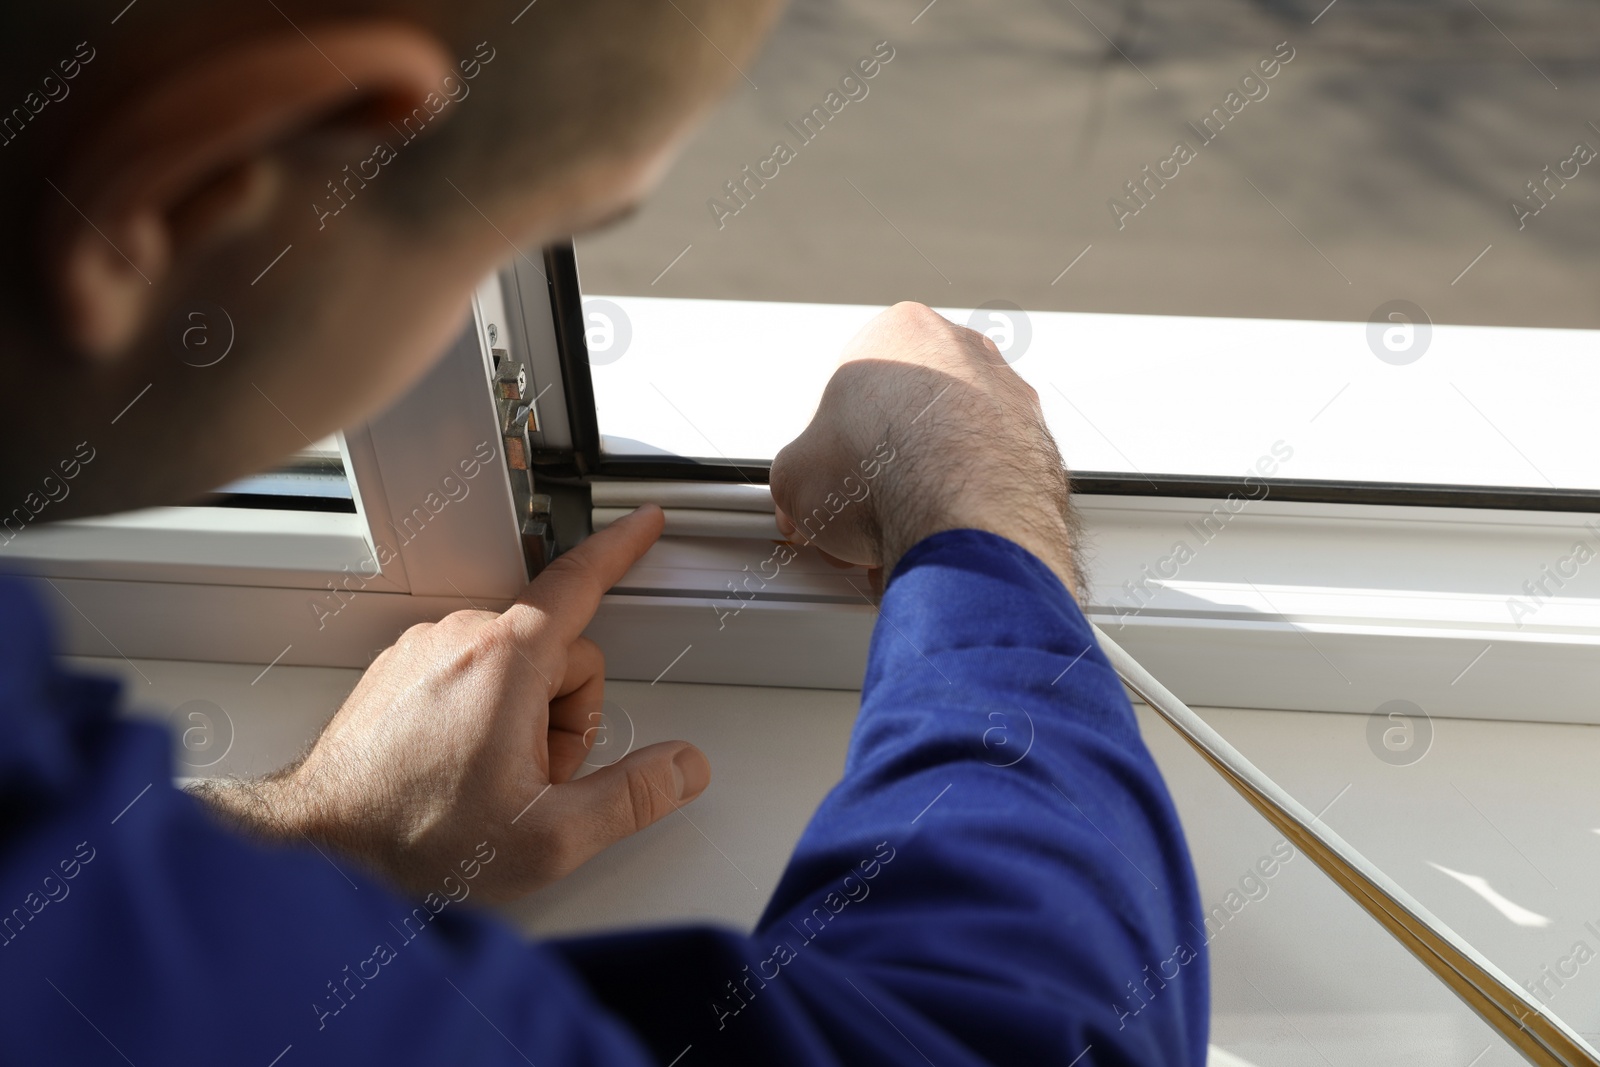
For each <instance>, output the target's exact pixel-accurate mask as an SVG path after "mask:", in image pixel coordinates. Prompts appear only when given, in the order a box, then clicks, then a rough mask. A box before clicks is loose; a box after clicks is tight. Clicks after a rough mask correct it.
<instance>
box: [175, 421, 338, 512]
mask: <svg viewBox="0 0 1600 1067" xmlns="http://www.w3.org/2000/svg"><path fill="white" fill-rule="evenodd" d="M206 503H209V504H213V505H217V506H222V507H251V508H286V509H291V510H301V511H342V512H349V513H351V514H354V513H355V510H356V506H355V493H354V491H353V490H352V489H351V486H350V479H349V475H348V474H347V472H346V471H345V465H344V454H343V452H342V451H341V450H340V448H339V438H338V437H337V436H330V437H324V438H323V439H322V440H320V441H318V442H316V443H315V444H312V445H309V446H307V447H306V448H302V449H301V450H300V451H298V452H296V453H295V454H294V455H293V456H291V457H290V458H289V459H288V460H287V461H285V462H284V463H282V464H280V465H279V466H277V467H274V468H273V469H272V470H269V471H263V472H262V473H260V474H252V475H250V476H249V477H246V478H240V479H239V480H238V481H235V482H229V483H228V484H227V485H225V486H222V487H221V488H220V489H218V490H217V491H216V492H215V493H213V494H212V495H211V497H210V498H209V499H208V500H207V501H206Z"/></svg>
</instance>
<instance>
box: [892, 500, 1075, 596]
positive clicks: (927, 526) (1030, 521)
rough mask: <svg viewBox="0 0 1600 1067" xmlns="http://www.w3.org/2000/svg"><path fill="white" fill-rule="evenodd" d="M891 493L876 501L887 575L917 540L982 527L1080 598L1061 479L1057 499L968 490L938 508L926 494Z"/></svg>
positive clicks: (1069, 514) (1071, 525)
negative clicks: (987, 496) (902, 497)
mask: <svg viewBox="0 0 1600 1067" xmlns="http://www.w3.org/2000/svg"><path fill="white" fill-rule="evenodd" d="M1063 482H1064V480H1063ZM946 484H952V485H955V484H959V481H957V480H948V481H947V482H946ZM893 496H894V494H890V495H889V496H888V497H886V498H885V499H883V500H880V502H879V515H880V519H879V529H878V537H879V558H880V560H882V566H883V573H884V576H885V578H886V579H888V578H890V577H892V576H893V574H894V568H895V566H896V565H897V564H898V563H899V561H900V559H901V557H902V556H904V555H905V554H906V553H907V552H909V551H910V550H911V549H912V547H913V546H915V545H916V544H917V543H918V542H920V541H923V540H924V539H926V538H929V537H932V536H933V535H934V534H937V533H943V532H944V531H946V530H983V531H985V532H987V533H992V534H996V535H997V536H1000V537H1004V538H1005V539H1006V540H1008V541H1011V542H1013V543H1015V544H1017V545H1019V546H1021V547H1022V548H1024V549H1026V550H1027V551H1028V552H1030V553H1031V554H1032V555H1034V556H1035V557H1036V558H1037V559H1038V560H1039V561H1040V562H1041V563H1043V564H1044V565H1045V566H1046V567H1048V568H1049V569H1050V570H1051V571H1052V572H1053V573H1054V574H1055V576H1056V577H1057V578H1059V579H1061V584H1062V585H1064V586H1066V588H1067V592H1068V593H1069V594H1070V595H1071V596H1072V597H1073V599H1074V600H1077V599H1079V598H1080V596H1081V592H1082V590H1083V588H1084V581H1083V576H1082V572H1081V570H1080V568H1079V566H1078V561H1077V554H1076V545H1077V541H1078V526H1077V518H1076V515H1075V514H1074V513H1073V511H1072V510H1071V506H1070V504H1069V503H1068V500H1067V494H1066V492H1065V486H1064V484H1063V490H1062V492H1061V493H1060V496H1059V499H1046V498H1049V497H1051V496H1053V494H1049V493H1044V492H1037V491H1036V492H1034V493H1032V494H1026V493H1022V492H1017V493H1010V494H1000V495H999V496H996V497H993V498H990V499H985V498H983V497H979V496H976V495H975V494H971V493H967V494H964V495H962V496H960V497H955V498H952V499H951V500H949V501H948V502H947V503H945V504H944V505H943V506H940V507H937V508H932V507H929V506H928V501H927V494H925V493H914V494H912V497H911V499H907V500H895V499H893Z"/></svg>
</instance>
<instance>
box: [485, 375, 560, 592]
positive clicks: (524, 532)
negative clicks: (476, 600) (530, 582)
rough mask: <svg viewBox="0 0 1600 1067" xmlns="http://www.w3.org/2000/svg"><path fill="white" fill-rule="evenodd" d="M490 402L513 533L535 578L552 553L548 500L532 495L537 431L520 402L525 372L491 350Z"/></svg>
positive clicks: (535, 421) (532, 416) (535, 422)
mask: <svg viewBox="0 0 1600 1067" xmlns="http://www.w3.org/2000/svg"><path fill="white" fill-rule="evenodd" d="M493 354H494V365H495V376H494V402H495V408H496V411H497V413H498V415H499V423H500V436H501V438H502V440H503V441H504V443H505V451H506V475H507V476H508V477H509V478H510V479H511V498H512V502H513V503H514V504H515V506H516V514H517V529H518V530H519V532H520V533H521V536H522V554H523V556H524V557H525V558H526V559H527V563H528V574H529V575H530V576H531V575H537V574H538V573H539V572H540V571H542V570H544V567H545V564H547V563H549V562H550V559H551V557H552V555H553V554H554V551H555V538H554V535H553V533H552V530H551V525H550V497H549V496H548V495H546V494H544V493H536V492H534V485H533V472H532V471H531V470H530V466H531V464H530V462H529V461H530V459H531V458H532V455H533V442H532V440H531V438H530V436H529V435H530V434H532V433H537V432H538V429H539V420H538V416H537V415H535V414H534V410H533V406H532V405H531V404H529V403H526V402H525V401H524V397H525V396H526V394H527V391H528V371H527V368H526V367H524V366H523V364H522V363H521V362H520V361H518V360H514V359H512V358H511V356H510V353H508V352H506V351H505V350H504V349H500V348H496V349H494V350H493Z"/></svg>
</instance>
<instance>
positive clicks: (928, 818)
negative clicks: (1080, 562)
mask: <svg viewBox="0 0 1600 1067" xmlns="http://www.w3.org/2000/svg"><path fill="white" fill-rule="evenodd" d="M1205 940H1206V938H1205V932H1204V929H1203V919H1202V916H1201V912H1200V907H1199V901H1198V896H1197V893H1196V887H1195V880H1194V873H1193V870H1192V868H1191V866H1190V862H1189V855H1188V850H1187V848H1186V847H1185V844H1184V839H1183V834H1182V831H1181V829H1180V827H1179V824H1178V818H1177V815H1176V812H1175V811H1174V810H1173V806H1172V802H1171V799H1170V797H1169V796H1168V794H1167V791H1166V788H1165V786H1164V785H1163V783H1162V781H1161V776H1160V774H1159V772H1158V771H1157V769H1156V766H1155V763H1154V761H1153V760H1152V759H1151V757H1150V754H1149V752H1148V751H1147V750H1146V749H1145V747H1144V744H1143V742H1142V741H1141V740H1140V738H1139V733H1138V727H1137V724H1136V722H1135V720H1134V716H1133V709H1132V707H1131V706H1130V705H1129V702H1128V699H1127V696H1126V695H1125V693H1124V692H1123V689H1122V686H1121V684H1120V683H1119V682H1118V680H1117V678H1116V675H1115V674H1114V672H1113V671H1112V669H1111V667H1110V665H1109V664H1108V663H1107V661H1106V659H1105V656H1104V655H1103V654H1102V653H1101V651H1100V649H1099V646H1098V645H1097V644H1096V643H1095V641H1094V638H1093V634H1092V632H1091V630H1090V629H1089V625H1088V622H1087V621H1086V620H1085V619H1084V617H1083V614H1082V613H1081V612H1080V611H1079V610H1078V607H1077V604H1076V603H1075V602H1074V601H1073V600H1072V598H1071V597H1070V596H1069V595H1068V593H1067V591H1066V589H1065V587H1064V586H1063V585H1062V584H1061V582H1060V581H1059V580H1058V579H1057V578H1056V577H1055V575H1054V574H1053V573H1052V572H1051V571H1050V570H1049V569H1048V568H1046V567H1045V566H1044V564H1042V563H1041V562H1040V561H1039V560H1038V559H1037V558H1035V557H1034V556H1033V555H1031V554H1030V553H1028V552H1026V551H1025V550H1023V549H1022V548H1020V547H1019V546H1017V545H1016V544H1014V543H1012V542H1010V541H1008V540H1005V539H1004V538H1001V537H998V536H995V535H993V534H989V533H985V532H982V531H977V530H955V531H950V532H946V533H942V534H939V535H936V536H934V537H931V538H928V539H927V540H924V541H922V542H921V543H919V544H918V545H917V546H916V547H914V548H913V549H912V550H911V551H910V552H909V553H907V555H906V556H905V558H904V559H902V560H901V562H900V564H899V565H898V567H897V568H896V570H895V574H894V575H893V576H892V578H891V581H890V583H889V587H888V590H887V592H886V594H885V596H884V598H883V603H882V607H881V614H880V618H879V621H878V625H877V627H876V629H875V630H874V632H873V637H872V649H871V655H870V658H869V660H868V666H867V676H866V680H865V684H864V686H863V692H862V700H861V716H860V719H859V720H858V722H857V725H856V730H855V736H854V738H853V740H852V742H851V747H850V753H849V757H848V760H847V762H846V766H845V774H844V780H843V781H842V782H841V783H840V784H839V785H838V787H837V788H835V789H834V790H833V792H832V793H831V794H830V795H829V797H828V798H827V800H826V801H824V803H823V804H822V806H821V808H820V810H819V811H818V812H817V814H816V817H815V818H814V819H813V820H812V822H811V825H810V826H809V827H808V828H807V830H806V832H805V834H804V836H803V837H802V838H801V840H800V843H799V845H798V847H797V849H796V851H795V854H794V856H793V858H792V859H791V861H790V864H789V868H788V870H787V872H786V873H785V875H784V877H783V879H782V881H781V882H780V884H779V886H778V889H777V891H776V893H775V894H774V897H773V900H772V901H771V903H770V905H769V906H768V908H767V911H766V914H765V915H764V916H763V917H762V919H761V921H760V922H759V923H758V925H757V928H756V931H755V933H754V934H753V935H752V936H751V937H750V938H749V939H747V940H740V941H734V940H730V939H727V938H720V937H717V936H715V935H713V934H711V933H710V932H706V933H703V934H700V935H698V936H696V935H685V934H674V935H666V934H663V935H657V936H655V937H653V938H640V937H638V936H637V935H628V936H621V937H610V938H603V939H595V940H589V941H584V942H579V943H569V944H566V945H564V946H562V949H563V951H564V952H565V953H566V954H567V955H568V957H569V958H570V959H572V960H573V961H574V962H576V963H577V964H579V966H580V967H581V969H582V970H583V971H584V972H585V973H586V974H587V975H588V976H589V978H590V981H591V983H592V986H593V988H594V989H595V991H596V992H597V993H598V994H599V995H601V996H602V998H603V999H605V1000H606V1002H607V1003H608V1004H610V1005H611V1006H612V1007H613V1008H615V1009H616V1010H618V1011H620V1012H621V1013H623V1014H625V1015H626V1016H628V1017H629V1018H630V1019H631V1020H633V1021H634V1024H635V1026H636V1027H638V1028H639V1029H640V1032H641V1033H642V1034H644V1035H645V1036H646V1037H647V1039H648V1040H649V1041H650V1043H651V1044H652V1046H653V1047H654V1048H655V1049H656V1051H657V1053H658V1054H660V1055H662V1056H663V1057H670V1056H672V1055H673V1054H675V1053H677V1052H678V1051H679V1050H681V1049H684V1048H687V1047H691V1046H692V1048H693V1050H694V1054H695V1055H697V1056H699V1057H700V1058H698V1059H696V1060H694V1061H693V1063H700V1064H704V1063H728V1064H734V1063H768V1064H779V1063H783V1064H789V1063H793V1064H832V1063H840V1064H844V1063H850V1064H887V1063H895V1064H901V1063H903V1064H922V1063H925V1062H926V1063H934V1064H938V1065H939V1067H956V1065H977V1064H1035V1063H1037V1064H1045V1063H1049V1064H1057V1065H1062V1067H1065V1065H1067V1064H1079V1065H1082V1067H1089V1065H1102V1064H1140V1065H1148V1064H1190V1065H1193V1067H1202V1065H1203V1064H1204V1063H1205V1058H1206V1036H1207V1027H1208V1022H1209V981H1208V973H1207V958H1206V955H1205V951H1206V949H1205ZM659 973H665V974H669V975H671V979H670V980H668V981H664V982H657V981H654V980H649V981H645V980H642V976H644V975H654V974H659ZM683 1063H684V1067H693V1064H692V1063H691V1061H690V1060H689V1058H688V1056H687V1055H686V1056H685V1059H684V1061H683Z"/></svg>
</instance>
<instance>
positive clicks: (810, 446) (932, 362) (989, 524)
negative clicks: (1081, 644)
mask: <svg viewBox="0 0 1600 1067" xmlns="http://www.w3.org/2000/svg"><path fill="white" fill-rule="evenodd" d="M772 496H773V499H774V500H775V501H776V502H777V505H778V525H779V528H780V529H781V530H782V531H784V533H785V534H786V535H788V536H791V537H794V538H795V539H797V540H801V541H804V542H806V543H809V544H815V545H816V546H817V547H818V548H820V549H822V550H823V551H824V552H826V553H828V554H829V555H832V556H835V557H837V558H839V559H841V560H844V561H847V562H850V563H861V564H866V565H868V566H873V567H881V568H883V570H884V573H889V572H892V571H893V569H894V565H895V563H896V562H897V561H898V560H899V558H900V557H901V556H902V555H904V554H905V552H906V551H907V550H908V549H909V548H911V546H912V545H914V544H916V543H917V542H918V541H920V540H922V539H923V538H924V537H928V536H929V535H931V534H935V533H938V532H939V531H941V530H951V529H958V528H974V529H980V530H988V531H990V532H992V533H997V534H1000V535H1001V536H1002V537H1007V538H1010V539H1011V540H1012V541H1015V542H1017V543H1018V544H1020V545H1021V546H1022V547H1024V548H1026V549H1027V550H1028V551H1030V552H1032V553H1033V554H1034V555H1036V556H1038V557H1039V558H1040V559H1042V560H1043V561H1044V562H1045V564H1046V565H1047V566H1049V567H1050V568H1051V569H1052V570H1053V571H1055V572H1056V574H1057V575H1058V576H1059V577H1060V578H1061V580H1062V581H1063V582H1064V583H1065V584H1066V586H1067V588H1068V590H1070V591H1071V592H1072V593H1073V595H1074V596H1076V595H1078V592H1079V590H1080V589H1081V588H1082V579H1081V577H1080V574H1079V570H1078V566H1077V563H1076V560H1075V558H1074V555H1073V540H1074V536H1075V533H1076V525H1075V522H1074V519H1073V515H1072V511H1071V507H1070V504H1069V502H1068V481H1067V472H1066V468H1065V467H1064V466H1063V464H1062V462H1061V455H1060V453H1059V452H1057V451H1056V445H1055V441H1054V440H1053V439H1052V438H1051V437H1050V432H1049V430H1047V429H1046V428H1045V425H1044V417H1043V414H1042V413H1041V411H1040V409H1039V396H1038V394H1037V393H1035V392H1034V391H1033V389H1032V387H1030V386H1029V385H1028V384H1027V383H1026V382H1024V381H1023V380H1022V379H1021V378H1019V377H1018V376H1017V374H1016V372H1015V371H1013V370H1012V369H1011V368H1010V367H1009V366H1008V365H1007V364H1006V362H1005V360H1004V359H1002V358H1001V356H1000V351H999V349H998V348H996V347H995V345H994V342H993V341H990V340H989V339H988V338H987V337H984V336H983V335H982V334H979V333H977V332H975V331H973V330H969V329H967V328H965V327H963V326H956V325H954V324H952V323H951V322H949V321H948V320H946V319H944V318H943V317H941V316H940V315H938V314H937V313H935V312H934V311H933V310H931V309H930V308H927V307H925V306H923V305H921V304H912V303H902V304H896V305H895V306H894V307H892V308H889V309H888V310H887V311H885V312H883V313H882V314H881V315H879V316H878V317H877V318H875V319H873V320H872V321H871V322H870V323H868V324H867V325H866V326H865V327H864V328H863V329H862V330H861V332H860V333H858V334H856V336H855V337H854V338H853V339H852V340H851V342H850V344H849V345H848V346H847V347H846V349H845V353H844V356H843V358H842V361H841V363H840V366H839V369H838V370H836V371H835V372H834V375H833V378H832V380H831V381H829V383H828V387H827V389H826V390H825V391H824V393H823V396H822V403H821V404H820V405H819V406H818V408H817V413H816V415H815V416H813V417H812V420H811V424H810V425H809V426H807V427H806V429H805V432H803V433H802V434H801V435H800V436H799V437H798V438H796V439H795V440H794V442H793V443H791V444H789V445H788V446H787V447H786V448H784V450H783V451H782V452H779V453H778V456H777V458H776V459H775V460H773V463H772Z"/></svg>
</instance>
